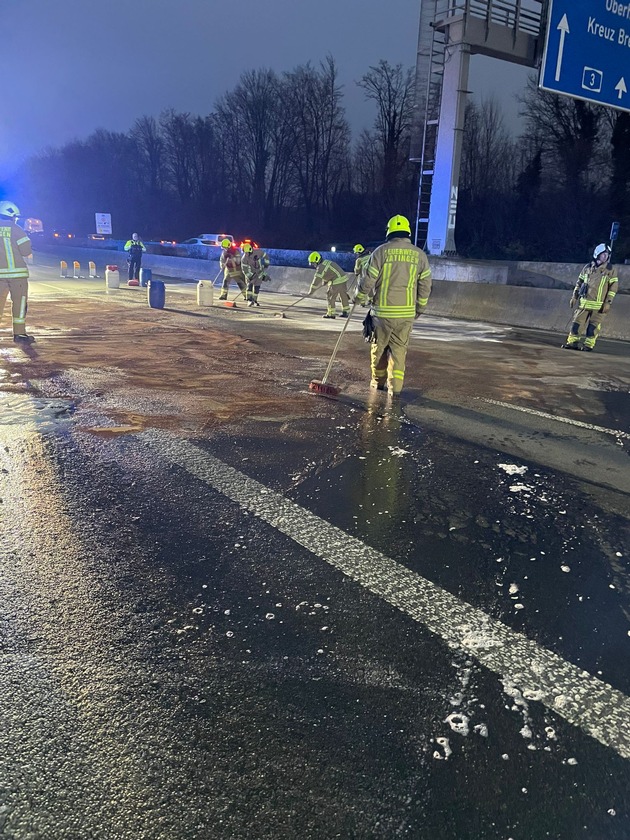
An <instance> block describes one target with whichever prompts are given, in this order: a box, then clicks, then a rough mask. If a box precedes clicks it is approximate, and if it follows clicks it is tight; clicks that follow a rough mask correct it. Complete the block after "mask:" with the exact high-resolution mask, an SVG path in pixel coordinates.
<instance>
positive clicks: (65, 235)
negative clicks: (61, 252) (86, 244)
mask: <svg viewBox="0 0 630 840" xmlns="http://www.w3.org/2000/svg"><path fill="white" fill-rule="evenodd" d="M52 235H53V239H74V233H69V232H68V231H67V230H53V234H52Z"/></svg>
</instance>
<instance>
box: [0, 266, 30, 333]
mask: <svg viewBox="0 0 630 840" xmlns="http://www.w3.org/2000/svg"><path fill="white" fill-rule="evenodd" d="M9 294H10V295H11V305H12V309H13V335H26V305H27V303H28V277H11V278H7V279H6V280H0V317H1V316H2V313H3V312H4V307H5V304H6V302H7V296H8V295H9Z"/></svg>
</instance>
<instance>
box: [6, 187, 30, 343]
mask: <svg viewBox="0 0 630 840" xmlns="http://www.w3.org/2000/svg"><path fill="white" fill-rule="evenodd" d="M19 215H20V211H19V210H18V208H17V207H16V206H15V204H13V202H12V201H0V240H1V241H2V243H3V245H4V247H0V316H2V313H3V312H4V306H5V304H6V302H7V295H9V294H10V295H11V307H12V310H13V340H14V341H17V342H27V343H28V342H31V341H35V339H34V338H33V336H32V335H27V334H26V306H27V304H28V267H27V265H26V260H25V257H30V256H31V254H32V253H33V251H32V248H31V240H30V239H29V238H28V236H27V235H26V234H25V233H24V231H23V230H22V228H21V227H18V225H17V220H18V218H19Z"/></svg>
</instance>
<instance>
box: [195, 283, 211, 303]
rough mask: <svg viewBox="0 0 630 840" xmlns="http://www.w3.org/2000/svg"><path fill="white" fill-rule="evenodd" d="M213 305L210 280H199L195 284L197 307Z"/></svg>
mask: <svg viewBox="0 0 630 840" xmlns="http://www.w3.org/2000/svg"><path fill="white" fill-rule="evenodd" d="M213 304H214V286H213V285H212V280H200V281H199V282H198V283H197V306H212V305H213Z"/></svg>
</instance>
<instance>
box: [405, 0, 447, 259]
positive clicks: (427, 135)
mask: <svg viewBox="0 0 630 840" xmlns="http://www.w3.org/2000/svg"><path fill="white" fill-rule="evenodd" d="M448 2H449V0H446V2H444V0H442V2H440V0H431V2H429V3H427V4H426V5H427V6H432V7H433V9H432V20H431V24H433V22H434V21H435V20H437V19H438V17H440V16H441V12H442V9H441V8H440V7H442V6H445V5H446V3H448ZM425 31H428V33H429V38H428V39H427V40H429V39H430V43H429V44H428V49H427V50H426V51H425V63H426V69H425V74H426V94H425V102H424V114H422V115H421V117H422V144H421V148H420V179H419V184H418V207H417V212H416V231H415V238H414V241H415V243H416V245H419V246H420V247H421V248H424V247H426V244H427V232H428V229H429V208H430V206H431V190H432V187H433V175H434V172H435V153H436V149H437V138H438V128H439V124H440V106H441V103H442V81H443V78H444V61H445V56H446V42H447V36H446V33H445V31H444V30H438V29H437V28H436V27H435V26H433V25H431V26H430V28H429V27H427V29H426V30H425ZM421 38H422V36H421Z"/></svg>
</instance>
